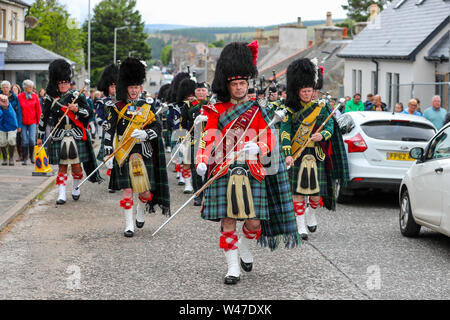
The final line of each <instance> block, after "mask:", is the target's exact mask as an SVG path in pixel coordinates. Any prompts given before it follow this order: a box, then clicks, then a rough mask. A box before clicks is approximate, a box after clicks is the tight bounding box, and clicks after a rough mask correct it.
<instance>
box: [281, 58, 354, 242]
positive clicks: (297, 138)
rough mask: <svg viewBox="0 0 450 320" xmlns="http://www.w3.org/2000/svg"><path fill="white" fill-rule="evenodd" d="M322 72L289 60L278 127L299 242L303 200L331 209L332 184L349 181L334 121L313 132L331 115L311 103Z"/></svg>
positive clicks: (305, 236) (303, 61) (309, 63)
mask: <svg viewBox="0 0 450 320" xmlns="http://www.w3.org/2000/svg"><path fill="white" fill-rule="evenodd" d="M322 70H323V69H321V68H319V66H318V65H317V62H316V61H315V60H313V61H311V60H309V59H306V58H305V59H299V60H296V61H294V62H293V63H291V65H289V67H288V69H287V100H286V107H287V110H288V115H287V117H286V118H285V120H284V122H283V123H282V124H281V141H282V146H283V150H284V154H285V156H286V165H287V167H292V169H291V170H290V176H291V188H292V193H293V195H294V207H295V213H296V216H297V225H298V232H299V234H300V235H301V238H302V239H303V240H307V239H308V230H307V228H306V222H305V211H306V208H307V204H306V198H308V199H309V208H311V209H312V210H317V209H319V208H320V207H322V206H324V207H325V208H327V209H328V210H335V208H336V200H335V198H334V192H333V188H334V184H335V181H336V180H340V182H341V185H345V183H346V182H347V181H348V164H347V156H346V153H345V148H344V143H343V140H342V136H341V133H340V130H339V127H338V126H337V122H336V121H335V119H334V118H331V119H330V120H329V121H328V122H327V123H325V125H324V126H323V130H322V131H320V132H317V131H318V129H319V127H320V126H321V125H322V124H323V123H324V122H325V120H326V119H327V118H328V117H329V115H330V113H331V111H330V110H329V107H328V106H327V105H326V104H325V103H319V101H318V100H315V99H314V91H315V90H316V89H317V88H319V87H321V81H323V74H322ZM308 141H310V142H308ZM302 150H304V151H302ZM301 151H302V152H301ZM300 152H301V153H300ZM295 159H296V160H295ZM316 229H317V223H316V222H315V221H312V222H311V223H310V231H311V232H315V231H316Z"/></svg>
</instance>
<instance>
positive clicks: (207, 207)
mask: <svg viewBox="0 0 450 320" xmlns="http://www.w3.org/2000/svg"><path fill="white" fill-rule="evenodd" d="M236 167H242V168H244V169H246V170H247V171H248V165H247V163H245V164H236V163H234V164H232V165H231V166H230V169H229V170H228V173H227V174H226V175H225V176H223V177H221V178H219V179H217V180H216V181H214V183H213V184H212V185H211V186H210V187H209V188H207V189H206V190H205V201H204V206H203V209H202V218H203V219H205V220H210V221H220V220H221V219H224V218H228V214H227V208H228V198H227V189H228V180H229V177H230V175H231V171H232V170H233V169H234V168H236ZM248 177H249V180H250V186H251V189H252V197H253V205H254V208H255V214H256V218H255V220H269V206H268V203H269V202H268V198H267V191H266V182H265V180H263V181H262V182H259V181H258V180H256V179H255V178H254V177H253V176H252V175H251V174H250V173H249V174H248Z"/></svg>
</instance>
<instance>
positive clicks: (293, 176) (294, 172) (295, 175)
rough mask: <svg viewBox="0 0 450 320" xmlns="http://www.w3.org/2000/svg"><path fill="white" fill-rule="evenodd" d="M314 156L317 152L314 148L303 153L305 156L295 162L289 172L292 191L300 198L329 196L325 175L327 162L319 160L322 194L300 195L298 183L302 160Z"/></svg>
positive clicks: (318, 170)
mask: <svg viewBox="0 0 450 320" xmlns="http://www.w3.org/2000/svg"><path fill="white" fill-rule="evenodd" d="M308 154H312V155H314V156H315V150H314V149H313V148H306V150H305V151H303V154H302V155H301V156H300V157H299V158H298V159H297V161H295V164H294V166H293V167H292V169H291V170H289V179H290V181H291V190H292V194H293V195H300V196H324V195H327V193H328V192H327V176H326V173H325V162H324V161H319V160H317V174H318V180H319V186H320V193H317V194H313V195H305V194H301V193H298V192H297V191H296V190H297V182H298V179H300V178H301V177H300V175H299V173H300V166H301V164H302V159H303V157H304V156H306V155H308ZM316 159H317V158H316Z"/></svg>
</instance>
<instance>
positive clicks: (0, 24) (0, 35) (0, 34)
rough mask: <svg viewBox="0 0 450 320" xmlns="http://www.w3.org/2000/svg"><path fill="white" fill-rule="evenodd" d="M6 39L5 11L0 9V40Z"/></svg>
mask: <svg viewBox="0 0 450 320" xmlns="http://www.w3.org/2000/svg"><path fill="white" fill-rule="evenodd" d="M5 38H6V10H5V9H0V39H5Z"/></svg>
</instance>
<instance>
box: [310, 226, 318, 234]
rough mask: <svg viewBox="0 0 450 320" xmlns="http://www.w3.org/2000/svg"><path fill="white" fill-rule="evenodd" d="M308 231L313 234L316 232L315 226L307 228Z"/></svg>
mask: <svg viewBox="0 0 450 320" xmlns="http://www.w3.org/2000/svg"><path fill="white" fill-rule="evenodd" d="M308 230H309V232H311V233H314V232H316V231H317V226H312V227H310V226H308Z"/></svg>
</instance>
